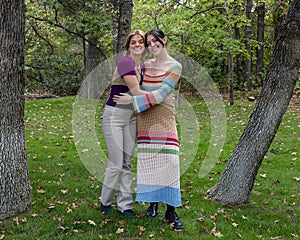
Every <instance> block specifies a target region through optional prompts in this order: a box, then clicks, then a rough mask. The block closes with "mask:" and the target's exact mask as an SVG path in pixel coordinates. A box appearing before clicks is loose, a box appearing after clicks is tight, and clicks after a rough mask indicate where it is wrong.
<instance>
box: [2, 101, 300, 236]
mask: <svg viewBox="0 0 300 240" xmlns="http://www.w3.org/2000/svg"><path fill="white" fill-rule="evenodd" d="M74 101H75V99H74V98H73V97H65V98H55V99H47V100H38V101H27V102H26V105H25V124H26V128H25V129H26V142H27V158H28V163H29V174H30V182H31V187H32V200H33V208H32V210H31V211H30V212H29V213H24V214H21V215H19V216H16V217H12V218H10V219H7V220H5V221H2V222H0V238H1V239H7V240H12V239H18V240H25V239H26V240H27V239H30V240H31V239H32V240H33V239H41V240H42V239H72V240H73V239H75V240H76V239H78V240H79V239H90V240H92V239H202V238H203V239H216V238H218V237H221V236H222V238H221V239H247V240H248V239H249V240H252V239H298V238H299V236H300V232H299V227H298V226H299V221H300V219H299V180H300V179H299V177H300V176H299V152H300V148H299V144H298V142H299V126H298V123H299V116H300V114H299V108H297V107H293V106H292V105H291V107H290V108H289V109H288V111H287V113H286V115H285V117H284V119H283V121H282V124H281V126H280V128H279V131H278V133H277V135H276V137H275V139H274V141H273V144H272V145H271V147H270V149H269V151H268V153H267V155H266V156H265V158H264V161H263V163H262V166H261V167H260V169H259V172H258V174H257V179H256V181H255V185H254V189H253V192H252V195H251V199H250V203H249V204H248V205H246V206H243V207H235V208H234V207H230V206H222V205H218V204H215V203H212V202H211V201H209V199H207V197H206V191H207V190H208V189H209V188H211V187H212V186H214V185H215V184H216V182H217V181H218V179H219V177H220V175H221V173H222V172H223V170H224V168H225V165H226V163H227V160H228V159H229V157H230V155H231V153H232V151H233V150H234V148H235V146H236V144H237V142H238V139H239V137H240V135H241V134H242V132H243V129H244V128H245V126H246V124H247V122H248V119H249V116H250V114H251V112H252V110H253V108H254V102H244V101H242V100H240V99H237V101H236V104H235V105H234V106H231V107H226V114H227V120H228V122H227V124H228V128H227V129H228V131H227V134H226V142H225V145H224V149H223V151H222V154H221V156H220V159H219V161H218V163H217V165H216V166H215V167H214V169H213V170H212V171H211V172H210V174H209V175H208V176H206V177H204V178H200V177H199V176H198V172H199V169H200V166H201V163H202V161H203V159H204V158H205V156H206V151H207V148H208V143H209V141H210V134H211V125H210V115H209V112H208V110H207V107H206V104H205V102H204V101H202V100H199V99H189V102H190V103H191V104H192V106H193V109H194V111H195V113H196V116H197V118H198V121H199V127H200V136H201V138H200V142H199V149H198V152H197V155H196V156H195V158H194V161H193V163H192V164H191V165H190V168H189V169H187V171H186V172H184V173H183V175H182V177H181V189H182V200H183V207H182V208H179V209H178V210H177V213H178V214H179V216H180V218H181V220H182V221H183V222H184V224H185V228H184V230H183V232H174V231H172V230H170V228H169V226H168V224H166V223H164V222H163V221H162V218H163V215H164V211H165V206H163V204H160V206H159V215H158V217H157V218H156V219H148V218H146V217H145V215H144V213H145V210H146V208H147V205H144V204H137V203H136V204H135V205H134V210H135V211H136V212H137V214H138V217H137V218H135V219H126V218H124V217H123V216H122V215H121V214H120V213H118V211H117V210H116V206H115V205H114V206H113V207H114V208H113V211H112V213H111V214H110V215H107V216H104V215H102V214H101V213H100V210H99V196H100V191H101V186H102V183H101V182H100V181H98V180H97V179H95V177H94V176H92V175H91V174H90V173H89V172H88V171H87V170H86V168H85V167H84V166H83V164H82V162H81V161H80V159H79V156H78V153H77V151H76V148H75V144H74V137H73V133H72V125H71V124H72V123H71V122H72V110H73V103H74ZM102 103H103V100H101V101H100V102H99V109H97V114H96V119H97V122H96V123H97V124H96V129H97V131H98V132H99V142H100V145H101V144H103V142H104V139H103V136H102V133H101V121H100V118H99V117H100V116H101V114H102V107H101V106H102ZM183 156H184V155H181V157H183ZM135 166H136V164H134V171H136V170H135ZM102 167H105V166H102Z"/></svg>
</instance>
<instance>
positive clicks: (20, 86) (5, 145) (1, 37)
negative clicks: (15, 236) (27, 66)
mask: <svg viewBox="0 0 300 240" xmlns="http://www.w3.org/2000/svg"><path fill="white" fill-rule="evenodd" d="M4 16H5V17H4ZM24 42H25V4H24V1H23V0H15V1H6V0H0V47H1V51H0V59H1V60H0V136H1V137H0V149H1V151H0V219H4V218H7V217H10V216H14V215H17V214H19V213H21V212H24V211H27V210H30V209H31V190H30V184H29V174H28V165H27V159H26V150H25V136H24V134H25V133H24V76H23V72H24Z"/></svg>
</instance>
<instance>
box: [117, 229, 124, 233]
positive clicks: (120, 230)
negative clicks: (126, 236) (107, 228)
mask: <svg viewBox="0 0 300 240" xmlns="http://www.w3.org/2000/svg"><path fill="white" fill-rule="evenodd" d="M123 232H124V229H123V228H118V230H117V231H116V233H118V234H120V233H123Z"/></svg>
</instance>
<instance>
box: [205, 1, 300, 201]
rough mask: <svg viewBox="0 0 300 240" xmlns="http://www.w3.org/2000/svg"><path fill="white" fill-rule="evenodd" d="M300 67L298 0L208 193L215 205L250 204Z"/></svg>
mask: <svg viewBox="0 0 300 240" xmlns="http://www.w3.org/2000/svg"><path fill="white" fill-rule="evenodd" d="M299 68H300V0H294V2H293V3H292V4H291V6H290V9H289V11H288V14H287V16H286V17H285V19H284V21H283V23H282V25H281V26H280V28H279V30H278V34H277V37H276V40H275V48H274V50H273V55H272V57H271V61H270V65H269V68H268V71H267V75H266V80H265V85H264V87H263V89H262V92H261V94H260V97H259V99H258V101H257V103H256V106H255V109H254V111H253V113H252V115H251V118H250V120H249V123H248V125H247V127H246V129H245V130H244V132H243V134H242V136H241V138H240V140H239V142H238V145H237V146H236V148H235V150H234V152H233V154H232V155H231V157H230V159H229V162H228V164H227V166H226V168H225V170H224V172H223V174H222V176H221V178H220V180H219V181H218V183H217V184H216V185H215V186H214V187H213V188H211V189H210V190H209V191H208V195H209V196H210V197H211V198H212V200H213V201H215V202H220V203H223V204H231V205H242V204H245V203H247V202H248V200H249V196H250V193H251V191H252V188H253V184H254V181H255V178H256V175H257V172H258V169H259V167H260V165H261V163H262V161H263V158H264V156H265V154H266V152H267V151H268V148H269V146H270V145H271V143H272V141H273V139H274V137H275V135H276V132H277V130H278V127H279V125H280V122H281V120H282V117H283V115H284V113H285V112H286V109H287V107H288V105H289V101H290V99H291V97H292V95H293V90H294V88H295V85H296V82H297V80H298V74H299Z"/></svg>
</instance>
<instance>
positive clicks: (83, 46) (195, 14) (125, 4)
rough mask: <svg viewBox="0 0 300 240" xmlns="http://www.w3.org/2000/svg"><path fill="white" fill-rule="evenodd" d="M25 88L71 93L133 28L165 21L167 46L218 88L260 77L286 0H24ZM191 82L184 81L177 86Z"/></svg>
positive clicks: (251, 86) (251, 83)
mask: <svg viewBox="0 0 300 240" xmlns="http://www.w3.org/2000/svg"><path fill="white" fill-rule="evenodd" d="M25 3H26V5H27V12H26V43H25V49H26V54H25V64H26V67H25V81H26V92H27V93H32V92H47V93H52V94H57V95H72V94H76V92H77V90H78V89H79V87H80V85H81V83H82V81H83V79H84V76H85V75H86V74H87V73H88V72H89V71H90V70H91V69H93V68H94V67H95V66H96V65H97V64H99V63H100V62H101V61H103V60H106V59H107V58H109V57H111V56H113V55H114V54H116V53H118V52H120V51H122V50H123V48H122V46H123V43H124V41H125V38H126V35H127V34H128V32H129V31H130V30H133V29H141V30H143V31H145V32H147V31H148V30H150V29H152V28H160V29H162V30H163V31H164V32H165V33H166V34H167V35H168V38H169V42H168V44H169V46H168V47H169V48H170V49H172V50H174V51H178V52H181V53H183V54H185V55H186V56H188V57H191V58H193V59H194V60H195V61H197V62H199V63H200V64H201V65H202V66H204V67H205V69H207V71H208V73H209V74H210V76H211V77H212V78H213V80H214V81H215V82H216V83H217V84H218V86H219V88H220V89H221V90H222V89H223V90H226V91H228V92H229V98H233V92H234V91H235V90H242V91H251V90H255V89H260V88H261V87H262V85H263V79H264V78H265V75H266V71H267V66H268V63H269V59H270V56H271V54H272V50H273V47H274V40H275V37H276V34H277V31H278V26H279V25H280V23H281V21H282V19H283V17H284V15H285V14H286V13H287V10H288V7H289V4H290V3H291V1H283V0H275V1H274V0H273V1H272V0H264V1H254V0H247V1H245V0H244V1H242V0H237V1H227V0H214V1H208V0H197V1H194V0H192V1H185V0H176V1H169V0H160V1H155V0H147V1H145V0H134V1H132V0H130V1H129V0H125V1H116V0H106V1H105V0H100V1H99V0H97V1H96V0H68V1H67V0H50V1H44V0H26V1H25ZM182 87H183V88H185V89H186V90H189V91H190V90H192V89H191V87H190V86H188V84H186V85H185V84H183V86H182Z"/></svg>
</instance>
